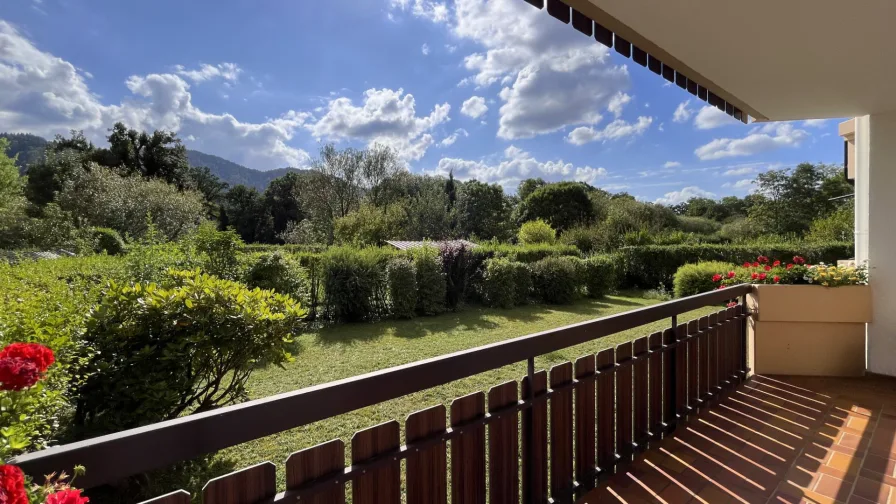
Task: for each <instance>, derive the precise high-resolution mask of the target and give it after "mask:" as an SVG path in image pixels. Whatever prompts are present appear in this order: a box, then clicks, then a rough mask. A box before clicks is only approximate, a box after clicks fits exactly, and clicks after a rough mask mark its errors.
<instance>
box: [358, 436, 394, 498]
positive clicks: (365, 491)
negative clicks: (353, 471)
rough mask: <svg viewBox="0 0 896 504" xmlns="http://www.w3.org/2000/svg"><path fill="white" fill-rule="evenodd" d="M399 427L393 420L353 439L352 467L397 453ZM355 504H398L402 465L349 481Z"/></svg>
mask: <svg viewBox="0 0 896 504" xmlns="http://www.w3.org/2000/svg"><path fill="white" fill-rule="evenodd" d="M400 437H401V426H400V425H399V424H398V422H397V421H395V420H392V421H391V422H386V423H384V424H380V425H377V426H374V427H370V428H368V429H364V430H361V431H358V432H356V433H355V435H354V436H352V464H360V463H362V462H366V461H367V460H370V459H371V458H373V457H376V456H377V455H382V454H384V453H389V452H393V451H396V450H398V448H399V445H400V443H401V439H400ZM352 502H353V503H355V504H380V503H386V504H398V503H399V502H401V464H400V463H399V462H398V460H396V461H395V463H393V464H388V465H384V466H382V467H380V468H378V469H374V470H371V471H368V472H367V473H365V474H362V475H360V476H358V477H357V478H355V479H354V480H353V481H352Z"/></svg>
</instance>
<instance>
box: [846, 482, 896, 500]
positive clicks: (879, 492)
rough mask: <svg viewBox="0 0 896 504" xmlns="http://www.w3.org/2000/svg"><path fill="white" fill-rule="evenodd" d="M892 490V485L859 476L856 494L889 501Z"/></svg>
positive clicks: (870, 498)
mask: <svg viewBox="0 0 896 504" xmlns="http://www.w3.org/2000/svg"><path fill="white" fill-rule="evenodd" d="M892 491H893V487H891V486H890V485H887V484H886V483H883V482H881V481H875V480H873V479H869V478H865V477H864V476H860V477H859V480H858V481H857V482H856V487H855V495H858V496H859V497H862V498H864V499H868V500H870V501H871V502H879V503H887V502H889V498H890V495H891V493H892Z"/></svg>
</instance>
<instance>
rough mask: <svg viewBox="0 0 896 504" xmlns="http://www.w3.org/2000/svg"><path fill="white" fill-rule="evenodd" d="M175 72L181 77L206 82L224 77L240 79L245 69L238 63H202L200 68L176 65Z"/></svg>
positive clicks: (196, 81) (225, 78) (232, 79)
mask: <svg viewBox="0 0 896 504" xmlns="http://www.w3.org/2000/svg"><path fill="white" fill-rule="evenodd" d="M174 72H175V73H176V74H177V75H180V76H181V77H184V78H186V79H189V80H191V81H193V82H195V83H197V84H198V83H200V82H204V81H207V80H211V79H223V80H225V81H229V82H234V81H237V80H239V78H240V74H241V73H243V69H242V68H240V67H239V65H237V64H236V63H219V64H217V65H209V64H205V63H203V64H201V65H199V68H194V69H188V68H186V67H184V66H183V65H176V66H175V67H174Z"/></svg>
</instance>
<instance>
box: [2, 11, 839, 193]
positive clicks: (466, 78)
mask: <svg viewBox="0 0 896 504" xmlns="http://www.w3.org/2000/svg"><path fill="white" fill-rule="evenodd" d="M117 121H122V122H124V123H125V124H126V125H127V126H129V127H131V128H137V129H144V130H153V129H168V130H172V131H175V132H177V133H178V135H179V136H180V137H181V138H182V139H183V140H184V143H185V144H186V145H187V147H188V148H192V149H196V150H200V151H203V152H206V153H209V154H215V155H218V156H221V157H224V158H226V159H230V160H232V161H235V162H237V163H240V164H243V165H245V166H248V167H250V168H256V169H260V170H270V169H274V168H281V167H285V166H293V167H306V166H308V165H309V164H310V163H311V161H312V160H313V159H314V158H315V157H316V156H317V153H318V150H319V149H320V147H321V146H322V145H324V144H326V143H335V144H336V145H337V146H338V147H340V148H343V147H356V148H362V147H366V146H369V145H374V144H382V145H388V146H390V147H393V148H394V149H396V151H397V152H398V153H399V155H400V156H401V158H402V160H403V161H404V162H406V163H407V166H408V168H409V169H410V170H411V171H413V172H416V173H428V174H437V175H447V174H448V173H449V172H453V173H454V176H455V177H456V178H458V179H461V180H466V179H470V178H475V179H477V180H480V181H485V182H490V183H498V184H501V185H502V186H504V188H505V190H507V191H508V192H511V193H513V192H515V191H516V188H517V186H518V184H519V182H520V180H523V179H526V178H531V177H541V178H543V179H545V180H548V181H560V180H577V181H583V182H587V183H589V184H592V185H594V186H597V187H601V188H603V189H606V190H608V191H612V192H620V191H626V192H628V193H630V194H632V195H635V196H636V197H638V198H639V199H641V200H644V201H656V202H660V203H669V204H674V203H679V202H681V201H685V200H687V199H688V198H690V197H693V196H706V197H714V198H719V197H722V196H727V195H738V196H744V195H746V194H748V192H749V191H751V190H752V189H753V185H752V184H751V180H753V179H754V178H755V176H756V174H757V173H760V172H762V171H765V170H768V169H780V168H787V167H792V166H795V165H796V164H798V163H800V162H804V161H808V162H825V163H842V158H843V146H842V141H841V140H840V138H839V137H838V136H837V131H836V128H837V123H838V122H839V121H838V120H834V119H829V120H812V121H798V122H790V123H765V124H752V125H745V124H742V123H740V122H738V121H735V120H733V119H731V118H729V117H728V116H726V115H724V114H723V113H721V112H719V111H717V110H716V109H714V108H711V107H709V106H708V105H707V104H705V103H702V102H699V101H698V100H697V99H696V98H695V97H693V96H691V95H690V94H688V93H687V92H686V91H684V90H682V89H680V88H678V87H677V86H674V85H670V84H669V83H667V82H666V81H665V80H663V79H662V78H661V77H659V76H657V75H655V74H653V73H651V72H650V71H649V70H647V69H646V68H643V67H641V66H639V65H637V64H635V63H633V62H632V61H631V60H629V59H627V58H624V57H622V56H621V55H619V54H617V53H615V52H614V51H611V50H608V49H607V48H605V47H604V46H602V45H600V44H598V43H597V42H595V40H594V39H593V38H590V37H586V36H584V35H582V34H580V33H579V32H577V31H575V30H574V29H573V28H572V27H571V26H569V25H565V24H563V23H561V22H560V21H557V20H556V19H554V18H552V17H550V16H549V15H548V14H547V12H545V11H543V10H538V9H536V8H534V7H532V6H530V5H529V4H527V3H525V2H524V1H523V0H445V1H444V2H441V1H436V0H329V1H327V2H312V1H309V0H265V1H263V2H259V1H257V0H218V1H215V2H212V1H211V0H193V1H183V0H179V1H176V2H175V1H169V0H154V1H152V2H131V1H124V2H122V1H121V0H117V1H111V0H91V1H89V2H87V1H83V0H4V7H3V9H2V11H0V131H8V132H26V133H34V134H37V135H41V136H44V137H47V138H49V137H52V136H53V135H55V134H57V133H67V132H68V131H69V130H71V129H77V130H83V131H84V133H85V134H86V135H87V136H88V137H89V138H91V139H92V140H94V141H95V142H97V143H99V144H102V143H104V137H105V135H107V130H108V129H109V128H110V127H111V126H112V124H114V123H115V122H117Z"/></svg>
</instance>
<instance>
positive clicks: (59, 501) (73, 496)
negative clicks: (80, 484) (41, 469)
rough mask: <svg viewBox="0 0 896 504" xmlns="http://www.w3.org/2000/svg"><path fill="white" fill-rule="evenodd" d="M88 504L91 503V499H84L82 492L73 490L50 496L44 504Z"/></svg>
mask: <svg viewBox="0 0 896 504" xmlns="http://www.w3.org/2000/svg"><path fill="white" fill-rule="evenodd" d="M86 502H90V499H88V498H87V497H82V496H81V491H80V490H75V489H73V488H71V489H68V490H63V491H61V492H56V493H54V494H50V495H48V496H47V500H46V502H45V503H44V504H85V503H86Z"/></svg>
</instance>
